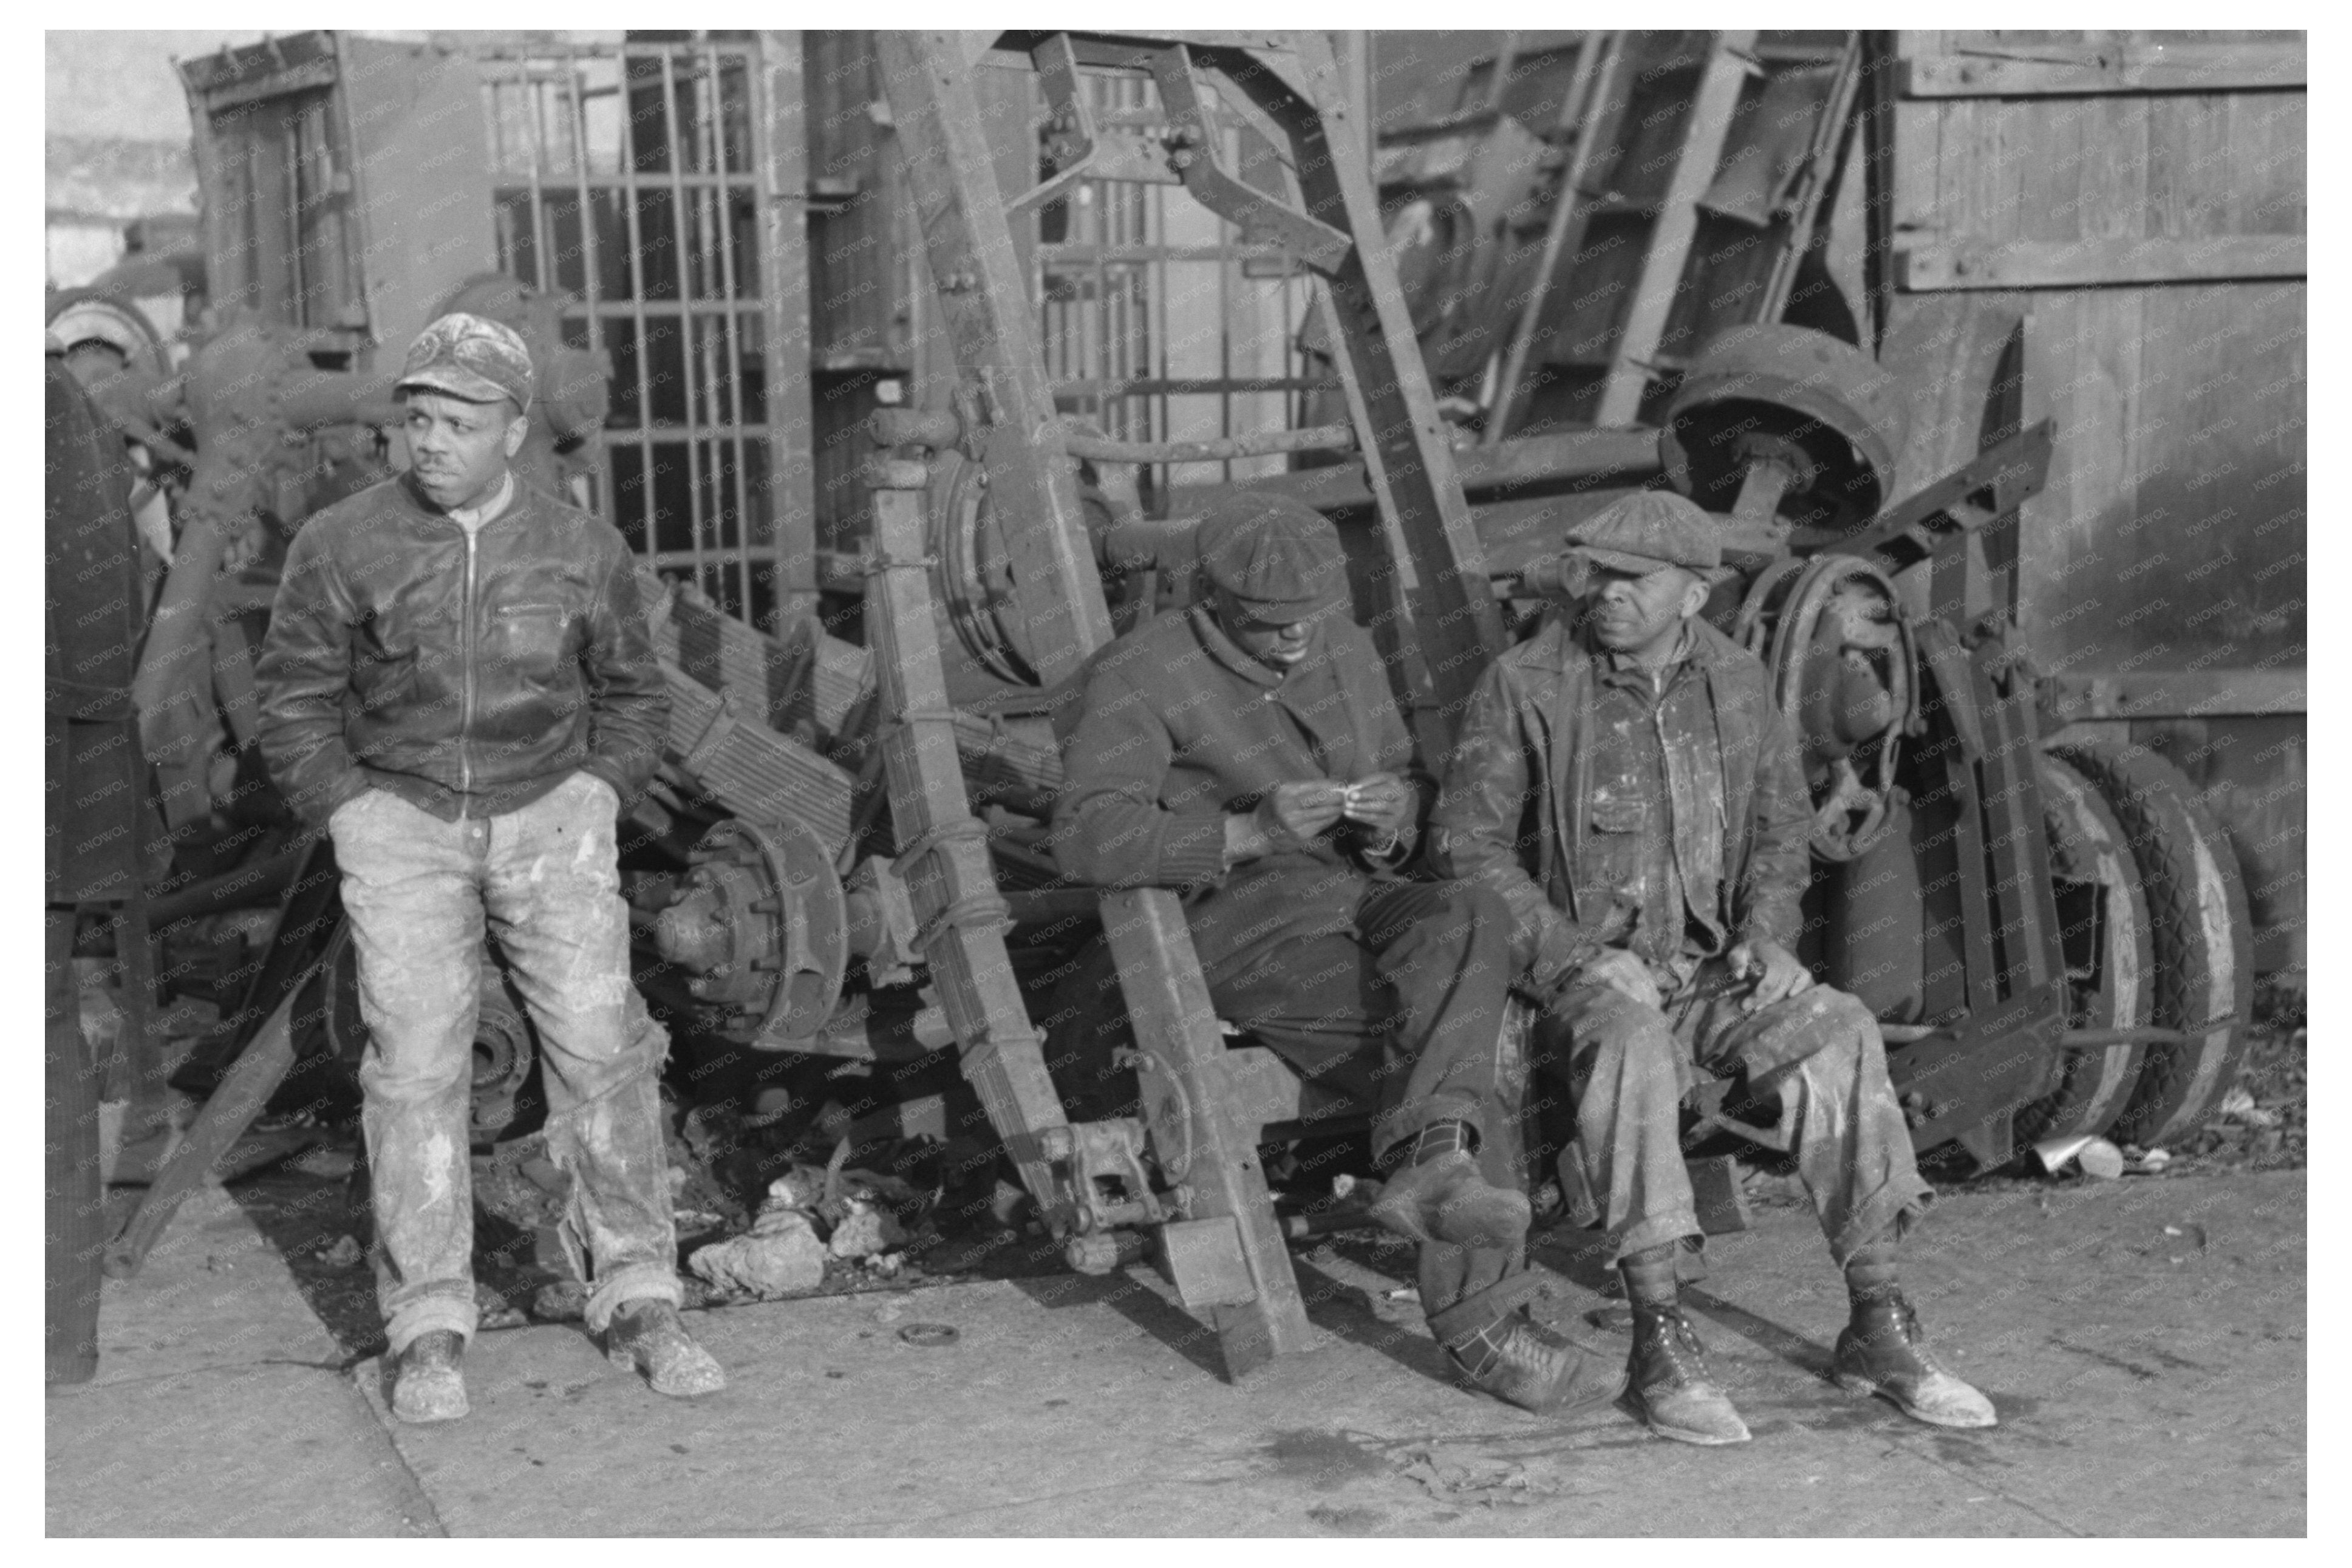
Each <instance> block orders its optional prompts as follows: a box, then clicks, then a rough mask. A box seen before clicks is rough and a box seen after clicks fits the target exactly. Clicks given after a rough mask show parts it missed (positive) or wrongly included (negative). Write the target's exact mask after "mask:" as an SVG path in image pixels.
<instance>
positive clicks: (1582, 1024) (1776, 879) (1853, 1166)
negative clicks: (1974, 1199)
mask: <svg viewBox="0 0 2352 1568" xmlns="http://www.w3.org/2000/svg"><path fill="white" fill-rule="evenodd" d="M1569 539H1570V543H1571V544H1574V545H1576V546H1578V547H1579V548H1580V551H1581V552H1582V554H1583V555H1584V556H1585V558H1586V559H1587V561H1588V562H1589V563H1591V569H1592V573H1593V578H1592V586H1591V592H1590V593H1589V595H1587V597H1586V601H1585V604H1584V606H1583V614H1582V615H1581V616H1578V617H1576V618H1574V619H1564V618H1555V619H1554V620H1552V621H1551V622H1549V623H1548V624H1547V625H1546V626H1543V627H1542V628H1541V629H1540V630H1538V632H1537V634H1536V635H1535V636H1534V637H1531V638H1530V639H1528V641H1526V642H1524V643H1521V644H1520V645H1518V646H1517V647H1514V648H1512V649H1510V650H1509V651H1508V652H1507V653H1505V654H1504V655H1503V656H1502V658H1499V659H1497V660H1496V663H1495V665H1494V667H1493V668H1490V669H1489V670H1487V672H1486V676H1485V677H1484V678H1483V679H1482V680H1481V683H1480V685H1479V687H1478V689H1477V691H1476V693H1475V696H1474V697H1473V698H1472V700H1471V704H1470V707H1469V710H1468V711H1467V712H1466V713H1465V715H1464V717H1463V721H1462V731H1461V734H1460V736H1459V737H1458V739H1457V742H1456V744H1455V748H1454V758H1453V762H1452V765H1451V767H1450V768H1449V770H1448V772H1447V773H1446V779H1445V791H1444V795H1443V797H1442V798H1441V799H1440V801H1439V803H1438V806H1437V812H1436V816H1435V818H1434V822H1435V830H1436V837H1437V846H1436V847H1437V851H1438V857H1439V860H1440V863H1441V864H1443V865H1444V866H1446V867H1447V868H1449V869H1451V870H1452V871H1453V872H1454V874H1455V875H1457V876H1463V877H1470V878H1475V879H1479V880H1480V881H1483V882H1484V883H1485V884H1486V886H1488V887H1489V888H1492V889H1495V890H1496V892H1498V893H1500V894H1501V895H1502V896H1503V898H1504V899H1505V900H1507V902H1508V903H1509V905H1510V907H1511V910H1512V913H1513V915H1514V916H1515V918H1516V921H1517V929H1516V931H1515V933H1514V937H1513V946H1512V960H1513V962H1514V963H1515V964H1516V965H1517V969H1518V973H1519V975H1520V984H1521V985H1522V987H1523V989H1525V990H1526V991H1527V992H1528V994H1531V995H1533V996H1536V997H1538V998H1539V999H1541V1000H1542V1001H1543V1002H1544V1003H1545V1005H1546V1011H1545V1014H1544V1016H1543V1017H1542V1019H1541V1020H1540V1021H1539V1022H1538V1025H1537V1028H1536V1043H1535V1050H1534V1058H1535V1066H1536V1068H1537V1070H1538V1072H1539V1073H1541V1074H1542V1075H1543V1076H1544V1077H1546V1078H1547V1079H1550V1080H1551V1081H1553V1082H1555V1083H1558V1084H1559V1085H1560V1086H1561V1087H1562V1088H1564V1089H1566V1091H1567V1094H1568V1096H1569V1098H1570V1100H1571V1101H1572V1103H1573V1104H1574V1106H1575V1109H1576V1117H1577V1126H1578V1142H1579V1143H1580V1147H1581V1151H1582V1159H1583V1161H1584V1168H1585V1173H1586V1176H1587V1179H1588V1181H1589V1183H1590V1184H1591V1187H1592V1190H1593V1191H1594V1192H1595V1193H1596V1194H1599V1196H1600V1197H1601V1202H1602V1203H1603V1204H1604V1205H1605V1207H1606V1221H1607V1225H1608V1230H1609V1237H1610V1243H1611V1247H1612V1255H1613V1256H1614V1257H1615V1258H1616V1259H1617V1261H1618V1262H1619V1265H1620V1268H1621V1269H1622V1273H1623V1275H1624V1278H1625V1284H1626V1293H1627V1295H1628V1296H1629V1297H1630V1298H1631V1300H1632V1301H1633V1325H1634V1327H1633V1366H1632V1371H1631V1375H1632V1382H1633V1402H1634V1405H1635V1406H1636V1408H1637V1409H1638V1410H1639V1411H1640V1413H1641V1415H1643V1418H1644V1419H1645V1420H1646V1421H1647V1422H1648V1424H1649V1426H1650V1428H1651V1429H1652V1430H1653V1431H1654V1432H1657V1433H1658V1434H1659V1435H1661V1436H1668V1437H1674V1438H1677V1439H1680V1440H1681V1441H1684V1442H1688V1443H1701V1444H1712V1443H1737V1442H1742V1441H1745V1440H1746V1438H1747V1436H1748V1428H1747V1426H1745V1425H1744V1424H1743V1423H1742V1422H1741V1421H1740V1419H1739V1415H1738V1412H1737V1411H1735V1410H1734V1409H1733V1408H1732V1406H1731V1402H1730V1400H1729V1399H1727V1398H1726V1397H1725V1396H1724V1394H1723V1392H1722V1391H1721V1389H1719V1388H1717V1386H1716V1385H1715V1384H1713V1383H1712V1382H1711V1381H1710V1380H1709V1379H1708V1377H1707V1373H1706V1362H1705V1359H1704V1357H1703V1355H1702V1353H1701V1352H1700V1348H1699V1343H1698V1339H1697V1337H1696V1334H1694V1333H1693V1332H1692V1331H1691V1329H1690V1326H1689V1324H1688V1323H1687V1322H1685V1321H1684V1319H1683V1317H1682V1313H1681V1309H1680V1307H1679V1306H1678V1305H1677V1302H1676V1292H1675V1248H1676V1247H1678V1245H1679V1244H1680V1242H1681V1239H1682V1238H1683V1237H1685V1236H1696V1235H1697V1234H1698V1229H1699V1226H1698V1217H1697V1214H1696V1209H1695V1206H1694V1204H1693V1200H1692V1194H1691V1187H1690V1179H1689V1176H1688V1174H1687V1173H1685V1169H1684V1166H1683V1160H1682V1151H1681V1147H1680V1144H1679V1142H1678V1138H1677V1134H1678V1131H1679V1128H1678V1126H1677V1108H1678V1106H1679V1103H1680V1100H1681V1099H1682V1097H1683V1095H1684V1093H1685V1091H1686V1090H1688V1089H1691V1088H1693V1087H1695V1086H1696V1083H1697V1082H1698V1080H1699V1078H1700V1071H1699V1069H1700V1068H1702V1067H1704V1068H1707V1069H1709V1070H1711V1071H1712V1072H1714V1073H1717V1074H1720V1075H1723V1076H1726V1077H1732V1078H1738V1079H1744V1080H1745V1082H1746V1084H1747V1085H1748V1091H1749V1092H1750V1094H1751V1095H1753V1096H1754V1097H1756V1098H1758V1099H1760V1100H1763V1101H1764V1102H1765V1103H1768V1104H1769V1103H1771V1102H1773V1101H1776V1100H1777V1101H1778V1103H1779V1106H1780V1125H1779V1127H1778V1128H1777V1129H1776V1130H1773V1131H1775V1132H1776V1134H1777V1136H1776V1142H1778V1144H1779V1146H1780V1147H1782V1148H1785V1149H1788V1150H1789V1151H1790V1152H1792V1153H1793V1154H1794V1155H1795V1156H1796V1160H1797V1169H1798V1171H1799V1173H1800V1174H1801V1176H1802V1178H1803V1180H1804V1183H1805V1186H1806V1189H1807V1191H1808V1192H1810V1193H1811V1195H1812V1199H1813V1203H1814V1206H1815V1207H1816V1209H1817V1210H1818V1211H1819V1213H1820V1216H1821V1223H1822V1230H1823V1232H1824V1233H1825V1234H1826V1235H1827V1237H1828V1238H1829V1244H1830V1252H1831V1256H1832V1258H1834V1259H1835V1260H1836V1261H1837V1262H1838V1263H1839V1264H1840V1265H1841V1266H1842V1267H1843V1268H1844V1270H1845V1276H1846V1285H1847V1289H1848V1292H1849V1294H1850V1296H1851V1299H1852V1308H1853V1317H1852V1321H1851V1322H1850V1323H1849V1325H1848V1326H1847V1328H1846V1331H1845V1332H1844V1333H1843V1334H1842V1335H1841V1336H1840V1337H1839V1339H1838V1343H1837V1353H1836V1366H1835V1372H1836V1376H1837V1380H1838V1382H1839V1383H1840V1384H1842V1385H1843V1386H1845V1387H1846V1388H1848V1389H1851V1390H1855V1391H1868V1392H1874V1393H1877V1394H1885V1395H1886V1396H1887V1397H1889V1398H1891V1399H1892V1400H1893V1401H1894V1402H1895V1404H1896V1405H1899V1406H1900V1407H1901V1408H1902V1409H1903V1410H1904V1411H1905V1412H1906V1414H1908V1415H1914V1416H1916V1417H1917V1418H1918V1419H1920V1420H1922V1421H1927V1422H1932V1423H1934V1424H1936V1425H1937V1426H1990V1425H1992V1422H1993V1412H1992V1407H1991V1406H1990V1405H1989V1404H1987V1403H1986V1401H1985V1398H1984V1396H1983V1395H1982V1394H1979V1393H1978V1392H1977V1391H1976V1390H1975V1389H1973V1388H1970V1387H1969V1385H1968V1384H1965V1383H1963V1382H1961V1381H1960V1380H1959V1379H1958V1378H1957V1377H1954V1376H1952V1375H1951V1374H1950V1373H1948V1372H1946V1371H1944V1370H1943V1369H1942V1368H1941V1367H1939V1366H1937V1364H1936V1363H1935V1362H1934V1361H1933V1360H1932V1359H1931V1358H1930V1357H1929V1356H1928V1354H1927V1351H1926V1350H1925V1349H1924V1348H1923V1347H1922V1346H1921V1344H1920V1343H1919V1333H1918V1324H1917V1319H1916V1316H1915V1315H1914V1314H1913V1312H1912V1310H1911V1309H1910V1307H1909V1305H1908V1304H1907V1303H1906V1301H1905V1300H1904V1299H1903V1295H1902V1292H1901V1290H1900V1289H1898V1288H1897V1286H1896V1283H1895V1242H1896V1240H1897V1238H1898V1237H1901V1236H1902V1234H1903V1233H1904V1232H1905V1231H1906V1230H1907V1229H1908V1228H1909V1227H1910V1226H1911V1225H1912V1223H1913V1222H1914V1221H1915V1220H1916V1219H1917V1217H1918V1216H1919V1215H1920V1213H1921V1212H1922V1211H1923V1210H1924V1209H1925V1208H1926V1207H1927V1202H1928V1199H1929V1198H1930V1197H1931V1196H1932V1194H1931V1193H1930V1192H1929V1190H1928V1187H1927V1184H1926V1183H1925V1182H1923V1181H1921V1180H1920V1179H1919V1173H1918V1171H1917V1169H1916V1166H1915V1165H1914V1164H1913V1163H1912V1158H1911V1140H1910V1135H1909V1132H1908V1131H1906V1127H1905V1123H1904V1120H1903V1110H1902V1108H1901V1107H1900V1106H1899V1105H1897V1104H1896V1103H1895V1090H1894V1089H1893V1087H1892V1085H1891V1084H1890V1083H1889V1082H1888V1079H1887V1076H1886V1055H1885V1045H1884V1043H1883V1042H1882V1040H1881V1039H1880V1037H1879V1032H1878V1023H1877V1020H1876V1019H1874V1018H1873V1017H1872V1016H1871V1015H1870V1011H1869V1009H1868V1008H1866V1007H1864V1006H1863V1005H1862V1004H1861V1003H1859V1002H1857V1001H1855V1000H1854V999H1853V997H1852V996H1849V995H1847V994H1844V993H1843V992H1841V991H1833V990H1831V989H1830V988H1829V987H1827V986H1823V985H1816V984H1813V979H1812V976H1811V974H1810V973H1807V971H1806V969H1805V967H1804V965H1803V964H1801V963H1799V962H1798V960H1797V958H1796V956H1795V954H1794V953H1793V952H1791V951H1790V950H1791V949H1792V948H1793V947H1794V946H1795V944H1796V941H1797V931H1798V928H1799V925H1800V923H1801V922H1800V917H1799V915H1798V910H1797V903H1798V900H1799V899H1800V898H1801V896H1802V895H1803V893H1804V890H1805V886H1806V882H1807V879H1808V877H1809V875H1810V871H1811V850H1810V848H1809V847H1808V840H1809V837H1810V834H1811V823H1812V809H1811V802H1810V801H1809V799H1808V797H1807V793H1806V789H1805V780H1804V774H1803V773H1802V772H1801V769H1800V767H1799V764H1798V760H1797V751H1796V742H1795V739H1794V736H1793V734H1792V732H1791V731H1790V725H1789V722H1788V721H1787V719H1786V718H1784V717H1783V716H1782V714H1781V712H1780V709H1779V707H1778V706H1777V705H1776V704H1775V703H1774V701H1773V699H1772V691H1771V685H1770V681H1769V678H1768V677H1767V675H1766V673H1765V669H1764V667H1763V665H1762V664H1761V663H1759V661H1758V660H1757V658H1756V657H1755V656H1754V655H1752V654H1750V653H1748V651H1747V650H1746V649H1744V648H1742V647H1739V646H1738V644H1737V643H1734V642H1732V641H1731V640H1730V639H1729V638H1727V637H1724V636H1723V635H1722V634H1721V633H1719V632H1717V630H1716V629H1715V628H1714V627H1712V626H1708V625H1707V624H1706V622H1705V621H1702V620H1700V619H1698V612H1699V610H1700V608H1701V607H1702V606H1703V605H1705V604H1706V597H1707V588H1706V578H1705V577H1704V576H1703V575H1702V574H1704V573H1706V572H1709V571H1712V570H1713V569H1715V568H1716V567H1717V566H1718V565H1719V564H1720V563H1721V559H1722V556H1721V543H1720V537H1719V529H1718V526H1717V523H1716V522H1715V521H1714V520H1713V519H1711V518H1709V517H1708V516H1707V515H1706V513H1705V512H1703V511H1701V510H1699V509H1698V508H1697V507H1696V506H1694V505H1693V504H1692V503H1690V502H1689V501H1687V500H1684V499H1683V498H1682V497H1680V496H1676V495H1669V494H1664V493H1662V492H1654V491H1643V492H1640V493H1638V494H1635V495H1633V496H1629V497H1627V498H1626V499H1625V500H1622V501H1619V502H1617V503H1616V504H1614V505H1612V506H1611V507H1610V508H1609V509H1608V510H1605V511H1603V512H1601V515H1599V516H1598V517H1596V518H1593V519H1592V520H1591V521H1588V522H1586V523H1584V524H1583V525H1581V526H1580V527H1579V528H1577V529H1576V530H1574V531H1571V532H1570V535H1569Z"/></svg>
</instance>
